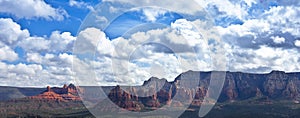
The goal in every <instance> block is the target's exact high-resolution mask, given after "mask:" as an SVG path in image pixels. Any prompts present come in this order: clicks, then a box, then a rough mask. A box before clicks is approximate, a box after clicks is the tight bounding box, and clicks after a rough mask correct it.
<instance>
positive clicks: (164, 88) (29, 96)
mask: <svg viewBox="0 0 300 118" xmlns="http://www.w3.org/2000/svg"><path fill="white" fill-rule="evenodd" d="M213 73H221V74H224V75H225V76H224V77H225V82H224V86H223V89H222V90H221V94H220V97H219V99H218V103H233V102H237V101H247V100H253V99H255V102H257V103H259V104H272V102H274V101H290V103H292V104H298V103H299V101H300V73H299V72H293V73H285V72H283V71H272V72H270V73H267V74H254V73H242V72H221V71H219V72H217V71H212V72H199V71H187V72H184V73H182V74H180V75H179V76H177V77H176V78H175V79H174V81H172V82H168V81H167V80H165V79H158V78H156V77H152V78H150V79H149V80H147V81H145V82H144V84H143V85H141V86H113V87H102V90H103V91H104V93H105V95H97V94H98V93H99V89H98V87H88V86H82V87H76V86H74V85H73V84H70V85H68V86H67V85H64V86H63V87H62V88H59V87H52V88H51V87H47V88H46V89H43V88H17V87H0V100H1V101H2V102H1V103H0V114H1V113H2V114H5V115H12V114H13V115H12V116H24V114H25V116H36V114H35V113H36V112H33V111H34V109H36V110H37V109H41V108H44V109H46V110H42V111H39V112H42V114H38V115H40V116H43V114H48V115H49V116H52V115H53V114H54V116H60V115H62V116H64V115H66V116H74V115H75V116H77V115H79V114H81V115H82V114H84V115H87V114H89V112H88V111H87V110H86V108H85V107H84V106H83V104H82V102H81V100H82V99H84V101H85V105H86V107H93V109H94V110H98V111H101V112H112V111H114V110H117V109H118V108H115V107H114V106H111V105H109V104H108V102H107V100H109V101H112V102H113V103H114V104H115V105H117V106H118V107H121V108H124V109H127V110H131V111H145V109H147V110H149V109H150V108H151V109H152V110H153V109H157V108H160V107H163V106H166V105H167V106H169V107H181V106H184V105H187V104H188V105H189V106H201V104H202V103H203V98H204V96H205V95H206V94H207V91H208V87H209V83H210V80H211V78H212V77H214V76H213V75H212V74H213ZM220 79H221V78H220ZM79 94H80V95H81V96H82V98H80V97H79ZM99 96H100V97H104V99H105V97H106V96H107V98H106V99H105V100H101V101H97V98H99ZM175 96H177V97H175ZM178 96H179V97H178ZM28 103H31V104H28ZM89 103H91V104H94V105H93V106H89ZM26 104H27V105H26ZM32 104H38V105H32ZM18 105H22V107H21V108H17V107H18ZM26 106H27V107H26ZM28 108H30V109H32V110H33V111H27V110H26V109H28ZM60 108H64V109H68V108H77V109H76V110H74V109H73V111H75V112H76V113H73V112H71V111H72V110H71V111H70V110H69V111H68V112H64V113H67V114H64V113H60V114H55V113H57V112H51V113H53V114H52V115H51V113H45V111H47V110H49V109H53V110H54V111H55V110H58V109H60ZM7 110H9V111H10V112H9V113H8V112H7ZM24 110H25V111H27V112H24ZM37 111H38V110H37ZM50 111H51V110H50ZM45 117H47V115H46V116H45Z"/></svg>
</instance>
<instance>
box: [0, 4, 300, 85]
mask: <svg viewBox="0 0 300 118" xmlns="http://www.w3.org/2000/svg"><path fill="white" fill-rule="evenodd" d="M299 63H300V1H298V0H165V1H158V0H152V1H150V0H103V1H100V0H91V1H83V0H82V1H81V0H45V1H44V0H19V1H14V0H10V1H9V0H0V81H1V82H0V86H35V87H44V86H47V85H51V86H61V85H63V84H68V83H75V84H77V85H106V86H108V85H116V84H119V85H140V84H142V83H143V81H145V80H147V79H148V78H150V77H152V76H155V77H159V78H165V79H167V80H168V81H172V80H174V78H175V77H176V76H178V74H180V73H182V72H185V71H188V70H195V71H211V70H222V71H234V72H235V71H240V72H250V73H268V72H270V71H272V70H281V71H286V72H299V70H300V64H299Z"/></svg>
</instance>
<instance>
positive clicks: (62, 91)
mask: <svg viewBox="0 0 300 118" xmlns="http://www.w3.org/2000/svg"><path fill="white" fill-rule="evenodd" d="M76 89H77V88H76V87H75V86H74V85H72V84H70V85H69V86H66V85H64V86H63V88H58V87H54V88H51V87H50V86H47V90H46V91H44V92H43V93H41V94H39V95H36V96H31V97H29V99H41V100H56V101H80V100H81V99H80V97H79V96H78V94H77V90H76Z"/></svg>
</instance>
